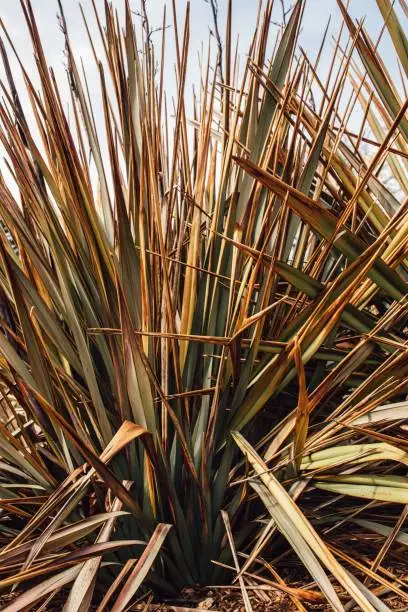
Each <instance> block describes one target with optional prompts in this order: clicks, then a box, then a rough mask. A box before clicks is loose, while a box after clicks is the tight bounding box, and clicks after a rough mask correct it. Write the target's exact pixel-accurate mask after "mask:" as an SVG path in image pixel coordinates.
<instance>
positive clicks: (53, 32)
mask: <svg viewBox="0 0 408 612" xmlns="http://www.w3.org/2000/svg"><path fill="white" fill-rule="evenodd" d="M31 2H32V5H33V8H34V11H35V15H36V18H37V24H38V27H39V30H40V34H41V37H42V40H43V44H44V47H45V52H46V56H47V59H48V62H49V64H50V65H52V66H53V68H54V69H55V72H56V74H57V76H58V77H59V82H60V83H63V82H64V81H65V71H64V65H65V58H64V53H63V49H64V41H63V37H62V34H61V31H60V29H59V26H58V21H57V1H56V0H31ZM95 2H96V5H97V7H98V8H100V10H101V12H102V13H103V6H104V1H103V0H95ZM130 3H131V8H132V9H133V10H135V11H137V10H138V9H139V8H140V4H139V3H140V0H130ZM398 3H399V0H397V1H396V5H398V12H399V14H400V15H401V9H400V6H399V4H398ZM164 4H165V2H164V1H163V0H147V6H148V10H149V15H150V24H151V27H158V26H160V25H161V23H162V15H163V6H164ZM289 4H290V2H288V1H287V2H286V5H287V6H289ZM82 5H83V7H84V11H85V14H86V15H87V16H89V25H90V28H91V31H92V34H93V35H94V38H95V40H97V39H98V34H97V30H96V26H95V21H94V17H93V12H92V4H91V0H82ZM113 5H114V6H115V7H116V8H117V9H118V11H119V14H120V15H122V14H123V5H124V0H113ZM167 5H168V11H167V14H168V21H169V23H171V0H168V2H167ZM63 6H64V10H65V14H66V18H67V22H68V29H69V33H70V38H71V42H72V47H73V49H74V51H75V54H76V56H77V57H79V56H81V57H82V60H83V62H84V65H85V69H86V70H87V77H88V80H89V85H90V89H91V91H95V92H96V93H97V94H99V76H98V73H97V70H95V64H94V61H93V58H92V55H91V52H90V47H89V43H88V39H87V36H86V31H85V28H84V24H83V21H82V17H81V13H80V10H79V2H78V0H63ZM176 6H177V11H178V15H179V21H180V22H182V20H183V16H184V11H185V6H186V2H185V0H176ZM257 6H258V1H257V0H233V32H234V40H236V38H235V37H236V35H237V34H238V35H239V48H240V53H241V57H242V58H243V59H244V58H245V54H246V51H247V49H248V46H249V42H250V37H251V34H252V33H253V26H254V23H255V18H256V13H257ZM219 7H220V26H221V32H222V34H223V26H224V24H225V12H226V7H227V1H226V0H219ZM350 12H351V14H352V15H353V16H354V17H356V18H362V17H364V18H365V25H366V28H367V30H368V31H369V33H370V35H371V37H372V39H373V40H376V38H377V36H378V34H379V32H380V30H381V27H382V24H383V20H382V17H381V14H380V13H379V11H378V8H377V3H376V0H350ZM330 16H331V23H330V30H329V36H328V43H327V45H326V52H325V53H324V56H323V57H322V61H321V72H322V73H323V74H324V72H325V69H326V70H327V66H328V63H329V61H330V56H331V51H332V48H333V42H332V39H333V36H335V35H336V34H337V32H338V30H339V27H340V25H341V18H340V13H339V9H338V7H337V2H336V0H307V2H306V10H305V14H304V18H303V26H302V31H301V36H300V44H301V45H302V47H303V48H304V49H305V50H306V51H307V52H308V54H309V57H311V59H312V60H313V59H314V58H315V56H316V53H317V50H318V48H319V45H320V41H321V38H322V35H323V32H324V29H325V27H326V24H327V21H328V19H329V17H330ZM0 17H1V18H2V19H3V21H4V23H5V25H6V27H7V29H8V31H9V34H10V36H11V37H12V39H13V41H14V43H15V45H16V47H17V49H18V52H19V53H20V56H21V58H22V60H23V62H24V65H25V67H26V68H27V69H28V72H29V74H30V76H32V77H33V80H34V82H37V83H38V80H37V81H36V78H35V65H34V61H33V53H32V49H31V45H30V41H29V37H28V34H27V28H26V25H25V22H24V18H23V14H22V11H21V8H20V2H19V1H18V0H0ZM273 18H274V19H276V20H278V21H280V18H281V13H280V1H278V0H275V7H274V13H273ZM403 20H405V17H403ZM135 21H136V22H137V21H139V22H140V19H139V18H138V17H137V16H136V15H135ZM405 24H406V21H405ZM190 25H191V45H190V54H189V64H188V76H187V79H188V83H187V87H186V95H187V96H190V97H191V84H192V83H193V82H194V80H195V79H196V78H197V75H198V60H197V53H198V51H199V49H200V48H201V45H202V44H203V43H204V45H207V43H208V38H209V28H210V27H211V26H212V15H211V8H210V5H209V4H208V3H206V2H205V0H192V1H191V24H190ZM271 27H272V28H273V29H275V30H276V26H273V25H271ZM160 36H161V35H160V34H159V33H157V34H155V35H154V38H155V39H156V40H157V41H158V42H159V41H160ZM180 36H181V27H180ZM166 38H167V41H168V42H167V43H166V72H165V79H166V90H167V93H168V94H170V96H171V95H172V93H174V92H175V86H174V45H173V32H172V28H171V27H170V28H169V29H168V30H167V31H166ZM271 39H274V35H271ZM380 51H381V55H382V58H383V60H384V62H385V64H386V66H387V68H388V69H389V70H390V72H391V74H392V75H393V77H394V78H395V79H396V80H398V81H399V73H398V69H397V62H396V61H395V57H396V56H395V52H394V50H393V47H392V44H391V43H390V40H389V39H388V37H387V36H384V37H383V41H382V43H381V46H380ZM243 59H242V60H241V64H243ZM14 74H15V79H16V82H17V85H20V86H22V85H23V81H22V78H21V77H20V76H19V71H18V70H17V71H16V70H14ZM0 77H1V78H3V77H4V72H3V68H2V66H1V67H0ZM62 94H63V95H64V94H65V96H67V94H68V90H67V88H66V85H62ZM66 99H68V98H66Z"/></svg>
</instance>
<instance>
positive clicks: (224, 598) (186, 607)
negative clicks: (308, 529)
mask: <svg viewBox="0 0 408 612" xmlns="http://www.w3.org/2000/svg"><path fill="white" fill-rule="evenodd" d="M248 594H249V598H250V602H251V605H252V609H253V612H277V611H282V612H292V610H297V608H296V606H295V605H294V604H293V602H292V601H291V599H290V597H289V596H288V595H285V594H284V593H279V592H278V591H272V592H265V591H262V592H261V591H259V590H258V591H257V592H255V591H254V590H251V589H249V590H248ZM16 595H18V593H14V594H10V593H7V594H3V595H1V596H0V611H1V610H3V608H4V607H6V606H7V605H8V604H10V603H11V602H12V601H13V599H14V598H15V597H16ZM65 600H66V594H64V592H61V593H60V594H58V595H57V596H56V597H55V598H53V600H52V601H51V602H50V603H49V604H48V605H46V606H44V607H42V606H43V605H44V602H42V605H40V604H38V605H36V606H35V607H32V608H30V612H36V611H38V610H40V609H41V612H61V610H62V609H63V607H64V603H65ZM302 603H303V605H304V606H305V608H306V609H307V610H310V611H312V610H313V611H314V610H316V611H317V610H318V611H321V612H324V611H330V610H331V607H330V606H327V605H326V604H325V603H324V602H323V601H321V602H319V603H316V604H310V603H308V602H305V601H302ZM384 603H386V605H388V607H389V608H390V609H391V610H400V611H402V610H408V607H407V604H408V602H407V601H401V599H399V598H397V597H395V596H392V595H390V597H389V598H388V599H387V598H385V600H384ZM95 609H96V607H92V608H90V610H89V612H92V610H95ZM130 610H133V611H134V612H136V611H138V612H190V611H195V612H200V611H201V612H245V606H244V602H243V599H242V594H241V591H240V589H239V588H230V587H220V588H210V589H208V588H207V589H205V588H202V589H185V591H183V593H181V594H180V597H179V598H178V599H177V600H172V601H167V602H165V603H157V602H155V601H154V600H153V599H152V597H148V596H145V597H143V598H141V600H139V603H136V604H134V605H133V606H132V608H130Z"/></svg>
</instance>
